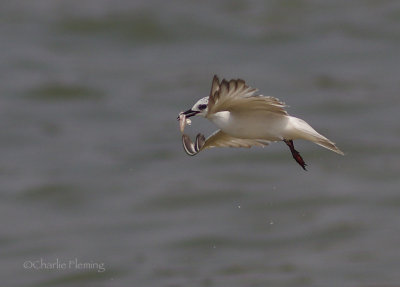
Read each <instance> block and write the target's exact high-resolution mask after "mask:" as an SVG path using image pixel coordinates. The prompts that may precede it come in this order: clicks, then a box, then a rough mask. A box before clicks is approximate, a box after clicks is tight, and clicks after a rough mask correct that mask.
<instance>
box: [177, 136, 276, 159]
mask: <svg viewBox="0 0 400 287" xmlns="http://www.w3.org/2000/svg"><path fill="white" fill-rule="evenodd" d="M269 143H270V142H269V141H267V140H262V139H241V138H235V137H232V136H230V135H228V134H226V133H224V132H223V131H221V130H217V131H215V132H214V133H213V134H211V135H210V136H209V137H208V138H207V139H205V137H204V135H202V134H200V133H199V134H197V136H196V141H195V142H194V143H193V142H192V140H191V139H190V137H189V136H188V135H186V134H183V135H182V144H183V148H184V150H185V152H186V153H187V154H188V155H191V156H194V155H196V154H198V153H199V152H200V151H202V150H203V149H206V148H213V147H245V148H250V147H252V146H260V147H264V146H267V145H268V144H269Z"/></svg>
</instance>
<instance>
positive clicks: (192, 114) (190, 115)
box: [178, 109, 199, 121]
mask: <svg viewBox="0 0 400 287" xmlns="http://www.w3.org/2000/svg"><path fill="white" fill-rule="evenodd" d="M198 113H199V112H198V111H193V110H192V109H189V110H187V111H186V112H183V113H182V114H184V115H185V116H186V118H190V117H193V116H195V115H197V114H198ZM178 121H179V117H178Z"/></svg>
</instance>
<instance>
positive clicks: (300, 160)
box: [283, 140, 307, 170]
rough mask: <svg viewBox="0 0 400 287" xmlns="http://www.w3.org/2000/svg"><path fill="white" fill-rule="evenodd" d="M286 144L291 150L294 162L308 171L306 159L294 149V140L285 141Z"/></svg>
mask: <svg viewBox="0 0 400 287" xmlns="http://www.w3.org/2000/svg"><path fill="white" fill-rule="evenodd" d="M283 141H284V142H285V144H287V146H288V147H289V148H290V151H291V152H292V156H293V158H294V160H295V161H296V162H297V163H298V164H299V165H300V166H301V167H302V168H303V169H304V170H307V169H306V166H307V164H306V163H305V162H304V159H303V158H302V157H301V155H300V153H299V152H298V151H297V150H295V149H294V144H293V140H283Z"/></svg>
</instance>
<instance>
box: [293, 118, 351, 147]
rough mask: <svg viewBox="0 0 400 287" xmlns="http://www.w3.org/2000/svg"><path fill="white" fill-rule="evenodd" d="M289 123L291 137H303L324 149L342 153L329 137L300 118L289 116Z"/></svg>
mask: <svg viewBox="0 0 400 287" xmlns="http://www.w3.org/2000/svg"><path fill="white" fill-rule="evenodd" d="M289 123H290V129H289V130H290V134H291V135H292V137H293V138H292V139H296V138H299V139H304V140H308V141H311V142H313V143H316V144H317V145H320V146H322V147H324V148H326V149H329V150H331V151H334V152H336V153H338V154H341V155H344V153H343V152H342V151H341V150H340V149H339V148H338V147H337V146H336V145H335V144H334V143H333V142H331V141H330V140H329V139H327V138H326V137H324V136H323V135H321V134H319V133H318V132H317V131H316V130H314V129H313V128H312V127H311V126H310V125H309V124H308V123H306V122H305V121H303V120H302V119H299V118H295V117H289Z"/></svg>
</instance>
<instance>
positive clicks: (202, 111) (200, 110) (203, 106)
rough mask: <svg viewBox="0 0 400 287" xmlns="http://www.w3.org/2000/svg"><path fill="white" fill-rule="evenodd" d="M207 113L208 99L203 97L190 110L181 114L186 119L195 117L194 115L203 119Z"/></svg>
mask: <svg viewBox="0 0 400 287" xmlns="http://www.w3.org/2000/svg"><path fill="white" fill-rule="evenodd" d="M207 112H208V97H204V98H202V99H200V100H198V101H197V102H196V103H195V104H194V105H193V107H192V108H191V109H190V110H187V111H186V112H183V114H184V115H185V116H186V117H187V118H190V117H192V116H196V115H199V116H203V117H205V116H206V115H207Z"/></svg>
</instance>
